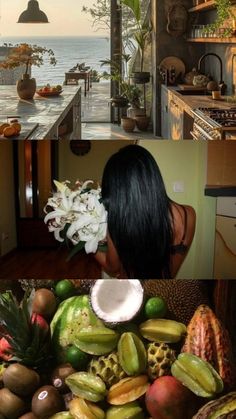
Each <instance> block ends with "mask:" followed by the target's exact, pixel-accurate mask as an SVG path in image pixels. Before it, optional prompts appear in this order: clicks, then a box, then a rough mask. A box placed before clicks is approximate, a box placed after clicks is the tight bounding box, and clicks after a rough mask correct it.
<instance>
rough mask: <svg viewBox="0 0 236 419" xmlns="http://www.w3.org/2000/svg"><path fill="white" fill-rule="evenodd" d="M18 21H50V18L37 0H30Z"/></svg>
mask: <svg viewBox="0 0 236 419" xmlns="http://www.w3.org/2000/svg"><path fill="white" fill-rule="evenodd" d="M17 23H48V18H47V15H46V14H45V13H44V12H42V10H40V8H39V3H38V1H37V0H29V2H28V6H27V9H26V10H24V12H22V13H21V15H20V17H19V19H18V22H17Z"/></svg>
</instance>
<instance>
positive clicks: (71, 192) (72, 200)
mask: <svg viewBox="0 0 236 419" xmlns="http://www.w3.org/2000/svg"><path fill="white" fill-rule="evenodd" d="M54 184H55V185H56V188H57V191H56V192H55V193H53V196H52V197H51V198H49V199H48V202H47V204H46V206H45V207H44V212H45V213H46V214H47V215H46V216H45V218H44V222H45V224H47V225H48V229H49V231H50V232H53V233H54V237H55V239H56V240H58V241H60V242H64V241H66V242H67V243H68V240H69V241H71V242H72V243H73V245H74V249H73V251H72V254H75V253H77V252H78V251H79V250H81V249H82V248H85V251H86V253H95V252H96V251H97V248H98V245H99V242H102V241H104V240H105V238H106V231H107V212H106V210H105V207H104V205H103V204H102V202H101V188H100V187H97V189H93V188H92V187H91V186H90V185H91V184H93V181H92V180H88V181H86V182H84V183H82V182H80V181H77V182H76V183H75V187H74V188H73V189H70V188H69V186H68V185H69V184H70V182H69V181H65V182H58V181H55V180H54Z"/></svg>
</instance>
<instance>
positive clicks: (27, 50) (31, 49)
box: [0, 43, 57, 74]
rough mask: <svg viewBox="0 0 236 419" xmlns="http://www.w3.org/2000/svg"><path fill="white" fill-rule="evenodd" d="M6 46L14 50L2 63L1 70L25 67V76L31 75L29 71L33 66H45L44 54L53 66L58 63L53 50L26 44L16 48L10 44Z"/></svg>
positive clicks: (11, 50) (0, 64)
mask: <svg viewBox="0 0 236 419" xmlns="http://www.w3.org/2000/svg"><path fill="white" fill-rule="evenodd" d="M6 46H8V47H12V48H10V51H9V54H8V56H7V58H6V59H5V60H4V61H2V62H1V63H0V68H5V69H11V68H16V67H19V66H21V65H25V72H24V74H29V70H30V68H31V66H32V65H35V66H37V67H40V66H41V65H43V63H44V58H43V56H44V54H47V55H48V57H49V63H50V64H51V65H56V63H57V61H56V59H55V56H54V52H53V51H52V49H47V48H45V47H40V46H38V45H29V44H26V43H23V44H17V45H15V46H12V45H11V44H8V45H6Z"/></svg>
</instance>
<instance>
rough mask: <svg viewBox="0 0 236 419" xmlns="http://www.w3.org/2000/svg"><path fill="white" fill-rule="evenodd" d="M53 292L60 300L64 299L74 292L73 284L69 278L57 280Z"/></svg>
mask: <svg viewBox="0 0 236 419" xmlns="http://www.w3.org/2000/svg"><path fill="white" fill-rule="evenodd" d="M55 293H56V295H57V296H58V297H59V298H60V299H61V300H65V299H66V298H69V297H72V295H74V294H75V286H74V284H73V283H72V282H71V281H70V280H69V279H62V280H61V281H59V282H57V284H56V286H55Z"/></svg>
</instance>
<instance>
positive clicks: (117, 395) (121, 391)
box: [107, 375, 149, 405]
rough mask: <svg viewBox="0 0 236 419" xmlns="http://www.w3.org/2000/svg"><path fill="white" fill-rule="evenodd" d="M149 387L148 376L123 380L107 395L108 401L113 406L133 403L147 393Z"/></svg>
mask: <svg viewBox="0 0 236 419" xmlns="http://www.w3.org/2000/svg"><path fill="white" fill-rule="evenodd" d="M148 386H149V383H148V376H147V375H139V376H137V377H127V378H123V379H122V380H120V381H119V382H118V383H116V384H114V385H113V386H111V388H110V389H109V391H108V394H107V401H108V403H110V404H113V405H123V404H126V403H129V402H133V401H134V400H137V399H138V398H139V397H141V396H142V395H143V394H145V393H146V391H147V388H148Z"/></svg>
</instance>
